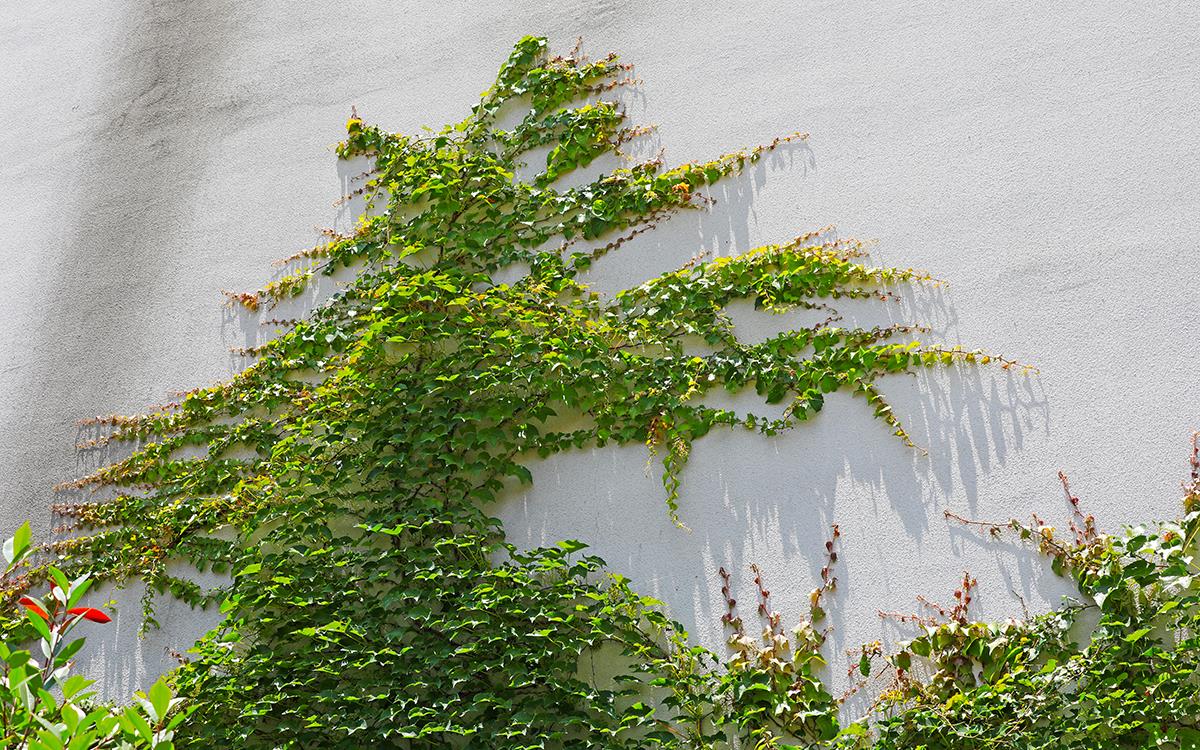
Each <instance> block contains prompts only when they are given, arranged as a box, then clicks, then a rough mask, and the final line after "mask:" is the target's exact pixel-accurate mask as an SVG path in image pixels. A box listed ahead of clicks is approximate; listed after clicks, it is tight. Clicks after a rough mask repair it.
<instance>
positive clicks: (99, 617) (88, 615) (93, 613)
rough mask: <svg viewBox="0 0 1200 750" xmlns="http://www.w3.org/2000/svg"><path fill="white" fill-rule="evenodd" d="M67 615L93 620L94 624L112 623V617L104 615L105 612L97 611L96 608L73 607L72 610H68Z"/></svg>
mask: <svg viewBox="0 0 1200 750" xmlns="http://www.w3.org/2000/svg"><path fill="white" fill-rule="evenodd" d="M67 614H69V615H80V616H81V617H83V619H85V620H91V621H92V622H100V623H105V622H112V618H111V617H109V616H108V615H106V614H104V613H103V612H101V611H100V610H98V609H96V608H95V607H71V608H70V609H68V610H67Z"/></svg>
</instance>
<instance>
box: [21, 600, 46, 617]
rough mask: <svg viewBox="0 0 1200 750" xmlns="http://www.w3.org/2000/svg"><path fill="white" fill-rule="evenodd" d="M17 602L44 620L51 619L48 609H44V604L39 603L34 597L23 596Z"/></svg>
mask: <svg viewBox="0 0 1200 750" xmlns="http://www.w3.org/2000/svg"><path fill="white" fill-rule="evenodd" d="M17 604H20V605H21V606H22V607H24V608H25V609H27V610H29V611H30V612H32V613H34V614H35V615H37V616H38V617H40V618H42V619H43V620H47V621H49V619H50V615H48V614H46V610H44V609H42V605H40V604H38V603H37V600H36V599H34V598H33V597H30V596H22V597H21V598H20V599H18V600H17Z"/></svg>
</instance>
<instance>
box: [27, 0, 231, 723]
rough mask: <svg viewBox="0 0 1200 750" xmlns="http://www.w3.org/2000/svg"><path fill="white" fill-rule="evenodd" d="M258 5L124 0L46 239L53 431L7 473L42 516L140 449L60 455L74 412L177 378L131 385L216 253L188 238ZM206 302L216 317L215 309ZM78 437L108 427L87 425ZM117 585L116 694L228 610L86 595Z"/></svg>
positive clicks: (40, 421)
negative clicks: (72, 175)
mask: <svg viewBox="0 0 1200 750" xmlns="http://www.w3.org/2000/svg"><path fill="white" fill-rule="evenodd" d="M247 12H248V11H246V10H245V9H242V8H239V7H238V6H236V5H235V4H233V3H230V2H227V1H226V0H212V1H210V2H191V3H169V2H151V3H135V4H126V7H125V8H124V10H123V12H122V13H121V14H120V17H119V18H117V19H116V20H115V21H114V23H113V26H112V28H113V29H114V30H115V31H114V38H113V39H111V40H110V43H111V48H112V53H113V54H112V56H111V57H110V58H109V64H108V65H107V66H106V67H105V68H104V69H103V70H102V72H101V74H100V75H99V80H98V81H96V82H94V84H93V87H94V89H95V90H98V91H101V92H103V94H102V96H100V97H98V99H97V101H96V102H94V103H93V104H92V105H91V106H92V107H93V111H92V112H90V113H88V114H87V116H86V120H85V121H86V122H87V123H88V129H87V138H86V140H84V141H83V142H82V144H81V145H80V147H79V150H78V151H79V154H80V160H79V161H80V165H79V170H78V174H77V177H76V180H75V181H74V184H72V185H69V186H68V187H67V189H66V191H65V193H66V206H65V210H64V211H63V212H62V213H63V215H64V216H67V217H72V221H71V223H70V224H69V225H68V226H67V228H66V231H65V232H64V235H63V239H62V243H61V244H62V247H58V248H47V249H41V250H39V252H42V251H45V252H48V253H52V256H51V257H54V258H55V259H56V264H55V266H54V267H53V268H52V269H51V270H50V272H49V273H48V274H47V278H46V279H45V282H44V291H45V294H44V295H43V296H42V298H41V301H39V304H43V305H45V306H46V309H45V310H44V311H42V312H40V313H39V314H38V315H37V319H38V320H39V321H40V322H41V325H40V326H39V327H38V328H36V329H35V330H34V331H32V332H31V339H32V340H31V341H30V342H29V347H28V348H29V351H30V352H32V355H31V356H30V357H29V358H28V360H27V361H26V362H25V363H24V368H23V377H22V379H21V380H20V382H19V383H18V384H17V391H18V395H19V401H20V403H24V404H33V405H38V406H39V407H40V409H41V410H40V411H36V410H29V411H28V412H26V413H22V414H21V416H20V418H21V419H22V420H27V421H28V424H20V425H18V426H17V427H16V429H17V430H20V431H22V433H24V434H30V435H39V436H42V437H41V438H39V439H40V440H42V443H41V445H40V446H31V447H30V448H29V449H28V450H25V451H21V452H19V453H18V454H16V456H15V458H16V460H17V462H18V465H17V466H15V467H12V468H10V469H9V471H8V472H6V474H8V478H4V480H3V484H4V485H5V486H6V487H10V486H15V487H17V488H18V489H21V490H26V491H28V492H29V493H30V496H29V497H20V498H18V502H19V503H20V504H21V507H20V510H19V511H18V512H20V513H22V514H28V515H29V516H30V517H32V518H33V519H34V521H35V522H36V521H37V520H38V519H39V518H40V519H45V520H46V521H48V520H50V519H49V518H48V515H49V514H47V513H46V506H47V504H48V503H47V497H46V495H47V494H48V493H47V490H48V488H47V484H48V475H50V476H58V477H59V478H66V477H69V476H70V475H71V474H72V473H74V474H75V475H79V474H83V473H87V472H89V471H92V470H94V469H96V468H98V467H99V466H102V465H104V464H106V463H108V462H110V461H112V460H116V459H118V458H120V457H121V456H122V455H126V454H127V452H128V450H129V448H128V447H125V448H120V449H114V450H111V451H110V450H92V451H81V452H80V453H79V455H78V457H77V459H76V462H75V465H74V466H73V467H72V466H71V465H70V464H68V463H66V462H60V461H52V462H51V463H52V465H50V466H47V461H46V457H47V456H52V457H56V456H60V455H64V454H65V447H66V446H69V445H70V439H71V437H72V432H76V431H75V428H73V427H72V426H71V425H70V424H69V423H67V422H65V421H64V420H63V419H62V415H64V414H66V415H72V416H75V417H84V416H87V415H89V414H95V413H96V412H97V411H98V410H100V411H104V410H114V409H116V410H125V409H130V408H139V409H140V408H142V407H141V404H140V403H139V404H137V405H131V404H129V403H127V399H128V393H129V392H131V391H132V392H140V391H141V388H142V386H143V385H144V382H142V381H143V380H145V378H147V377H149V378H151V379H152V381H153V382H160V381H162V380H166V381H167V382H171V381H173V380H175V378H176V377H178V376H179V373H175V372H173V371H170V370H169V367H170V365H168V367H167V368H164V370H162V371H157V372H150V371H146V372H144V373H142V374H141V375H140V377H141V378H142V380H136V379H135V380H134V383H132V384H131V383H130V378H131V377H135V378H136V377H137V376H133V375H130V374H129V373H128V368H127V367H126V364H127V363H128V362H131V361H135V362H147V361H155V360H160V359H161V358H162V357H163V356H164V355H163V354H162V352H163V349H162V348H161V347H160V346H159V345H158V344H159V343H161V342H162V341H164V340H170V339H171V338H172V337H171V336H169V335H165V334H164V331H168V330H178V329H179V325H178V321H177V320H170V319H165V320H164V319H163V317H162V314H161V313H162V307H161V305H162V300H163V299H166V298H170V297H172V296H175V295H177V294H179V290H180V288H181V287H186V285H187V283H188V282H187V279H188V278H189V275H188V274H187V273H186V272H183V271H184V269H187V268H189V267H193V266H195V265H196V264H205V263H208V262H211V258H210V257H206V256H204V255H201V256H200V257H197V256H189V255H181V254H179V253H178V248H179V247H188V246H192V247H200V248H201V249H202V250H203V251H205V252H210V250H209V249H208V248H206V247H205V245H204V243H199V242H189V241H188V238H187V236H186V233H187V231H188V228H189V226H190V225H191V223H192V222H193V221H194V219H195V218H196V215H197V212H198V211H199V210H202V209H201V208H200V207H199V206H198V205H197V201H196V200H195V196H196V192H195V191H196V188H197V186H198V185H199V184H201V182H202V180H203V176H204V175H203V172H204V169H205V159H206V154H205V153H204V151H203V149H201V148H198V147H197V145H198V144H200V145H203V144H205V143H211V142H212V141H213V139H214V138H215V137H217V136H216V135H214V134H220V133H227V132H229V130H230V129H231V128H234V127H236V123H237V121H238V118H237V117H236V116H235V115H236V114H237V113H238V112H240V111H242V110H243V109H245V108H248V107H249V106H251V102H250V101H249V98H248V97H247V96H245V95H233V94H230V93H228V92H229V91H230V90H231V89H232V87H230V86H228V85H226V84H227V81H226V80H225V76H224V74H225V70H224V66H225V64H226V60H227V57H228V55H229V52H230V50H231V49H236V47H237V39H238V37H239V29H240V28H241V27H242V25H243V23H244V20H245V14H246V13H247ZM216 304H218V301H216V300H214V301H213V305H214V307H215V305H216ZM114 310H116V311H120V312H119V314H113V312H112V311H114ZM196 312H197V313H198V315H200V316H205V315H206V314H207V313H208V312H210V309H209V308H206V309H204V310H199V311H196ZM156 321H157V322H156ZM98 344H99V345H98ZM134 369H135V371H136V368H134ZM75 437H77V438H78V439H80V440H87V439H88V438H90V437H95V434H94V433H92V432H90V431H87V430H81V431H78V432H77V434H76V435H75ZM60 463H61V464H62V465H59V464H60ZM35 493H36V494H35ZM56 499H57V500H59V501H62V502H71V501H72V500H74V499H79V498H78V497H73V496H70V495H65V496H64V495H59V496H58V497H57V498H56ZM89 499H95V496H91V497H90V498H89ZM47 525H48V524H47ZM41 534H42V532H41V531H39V532H38V535H39V537H40V538H47V537H42V536H41ZM56 536H57V538H62V535H61V533H59V534H57V535H56ZM110 597H111V598H113V599H115V600H116V602H117V605H116V614H115V619H114V622H113V623H110V624H109V625H106V626H89V628H87V629H85V631H84V635H85V636H86V637H87V638H88V641H89V643H88V647H87V648H86V649H85V650H84V651H83V652H82V653H81V655H80V660H81V662H83V670H84V673H85V674H86V675H87V676H89V677H90V678H92V679H95V680H97V689H98V690H99V691H100V693H101V695H102V697H105V698H110V699H120V700H125V699H128V697H129V695H130V694H131V692H132V691H133V690H135V689H143V688H145V687H146V686H147V685H148V684H149V683H150V682H151V681H153V679H154V678H155V677H156V676H157V675H158V674H161V673H162V672H163V671H164V670H166V669H168V668H170V667H171V666H173V665H174V664H175V660H174V658H173V657H172V656H171V652H173V651H175V650H182V649H186V648H188V647H189V645H190V644H191V643H192V642H194V640H195V639H196V638H197V637H198V636H199V635H201V634H202V633H203V632H204V631H205V630H207V629H208V628H209V627H211V625H212V624H213V623H214V622H215V619H216V615H215V614H209V615H200V614H198V613H194V612H190V611H189V610H188V608H187V606H186V605H183V604H181V603H179V602H175V601H169V602H168V601H167V600H166V598H163V600H162V606H161V607H160V610H159V619H160V621H161V622H162V623H163V624H164V627H163V629H161V630H152V631H150V632H149V633H148V634H147V636H146V637H145V638H139V637H138V630H139V628H140V626H141V623H142V617H141V606H140V599H141V591H140V589H138V588H136V587H131V588H129V589H126V590H120V591H117V590H114V589H113V588H112V587H111V586H110V587H105V588H103V589H97V590H96V591H93V592H92V593H91V594H89V601H92V602H95V603H102V602H104V601H105V600H106V599H108V598H110Z"/></svg>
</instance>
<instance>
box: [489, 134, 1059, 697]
mask: <svg viewBox="0 0 1200 750" xmlns="http://www.w3.org/2000/svg"><path fill="white" fill-rule="evenodd" d="M801 146H803V148H801V149H797V150H794V151H793V152H792V153H790V154H785V155H784V156H783V157H781V158H779V159H774V160H771V161H769V162H767V163H762V164H759V165H757V166H756V168H754V169H752V170H750V171H748V172H747V173H746V174H744V175H742V176H741V177H740V178H737V179H733V180H730V181H729V182H728V183H726V184H725V185H724V186H723V188H724V189H723V191H719V192H718V194H717V198H718V203H717V204H716V206H715V207H714V208H713V209H712V210H710V211H708V212H704V213H699V214H683V215H680V216H677V217H674V218H672V219H671V220H670V221H668V222H665V223H664V224H663V225H662V226H661V227H660V228H658V229H657V230H655V231H653V232H650V233H648V234H647V235H643V236H642V237H639V238H638V239H637V240H635V241H634V242H630V243H629V244H628V245H626V246H625V247H622V248H621V249H620V250H618V251H617V252H615V253H613V254H611V255H610V256H606V257H605V258H603V259H602V261H601V262H598V263H597V264H596V266H595V270H594V271H593V273H592V276H591V278H590V279H589V281H590V282H591V283H592V285H593V287H594V288H596V289H597V290H598V291H602V292H605V293H610V294H611V293H613V292H616V291H619V290H621V289H624V288H627V287H629V286H631V285H635V284H637V283H640V282H641V281H644V280H645V279H647V278H650V277H653V276H656V275H658V274H659V273H662V272H665V271H670V270H674V269H677V268H679V267H680V266H681V265H682V264H683V263H686V262H687V261H688V260H690V259H691V258H692V257H693V256H694V255H695V254H696V252H697V250H698V249H708V250H716V251H717V254H720V255H730V254H736V253H740V252H744V251H746V250H748V249H751V246H750V238H751V236H752V231H751V222H752V221H753V220H754V214H753V210H752V208H751V205H752V200H753V197H754V195H755V193H756V192H757V191H758V190H759V189H761V188H762V187H763V186H764V185H765V183H766V177H767V175H768V173H769V171H771V170H779V169H796V168H803V169H808V168H810V167H812V166H813V165H814V164H815V161H814V160H813V158H812V154H811V152H810V151H809V150H808V149H807V146H804V145H803V144H801ZM786 239H788V238H786V237H781V238H778V240H780V241H782V240H786ZM772 241H775V240H772ZM934 270H936V269H934ZM900 291H901V292H902V297H901V299H902V300H903V302H902V303H901V304H893V303H882V302H879V301H871V302H869V303H868V302H865V301H850V302H851V303H849V304H847V303H846V301H841V303H839V304H838V305H837V307H838V308H839V311H840V312H841V313H842V315H843V317H844V318H845V320H846V322H847V323H852V324H855V325H866V326H871V325H887V324H890V323H895V322H904V323H914V322H919V323H923V324H926V325H928V326H930V328H931V330H930V331H929V332H928V333H926V334H923V336H922V338H923V339H924V340H926V341H928V342H930V343H941V342H948V341H949V343H950V344H952V343H953V341H951V340H950V339H951V337H952V335H953V332H954V313H953V309H952V305H951V304H950V299H949V296H948V293H947V291H946V290H945V289H944V288H941V287H918V288H912V289H905V290H900ZM730 313H731V316H732V317H733V319H734V321H735V326H736V328H737V331H738V335H739V336H740V337H742V338H743V339H744V340H760V339H761V338H764V337H765V336H767V335H771V334H773V333H775V332H777V331H779V330H784V329H788V328H793V327H795V326H797V325H806V324H808V322H809V321H805V320H802V318H803V317H804V315H806V314H808V315H811V313H798V314H791V313H789V314H785V315H781V316H772V315H771V314H769V313H765V312H761V311H759V312H755V311H753V310H752V309H750V306H749V305H747V306H746V307H745V308H744V309H743V308H739V309H733V310H731V311H730ZM975 344H978V345H984V346H985V345H986V342H972V345H975ZM881 387H882V390H883V391H884V392H885V394H886V395H887V397H888V398H889V400H890V401H891V403H892V404H893V406H894V407H895V411H896V413H897V415H898V416H899V417H900V418H901V420H902V421H903V422H904V424H905V426H906V428H907V429H908V430H909V432H910V434H911V435H912V438H913V440H914V441H915V442H916V443H917V444H918V445H920V446H922V448H924V449H926V450H927V452H928V453H927V455H926V454H925V453H923V452H922V451H919V450H915V449H912V448H909V447H906V446H905V445H904V444H903V443H902V442H901V441H900V440H899V439H897V438H895V437H893V436H892V435H891V434H890V432H889V430H888V429H887V428H886V426H884V425H883V424H882V423H881V422H879V421H878V420H877V419H875V418H874V417H873V416H872V413H871V409H870V407H868V406H867V405H866V403H865V402H864V401H862V400H861V399H856V398H853V397H851V396H849V395H846V394H842V393H837V394H832V395H830V396H829V397H827V402H826V406H825V409H824V411H823V412H822V413H821V414H819V415H818V416H817V417H816V418H815V419H813V420H812V421H810V422H809V423H806V424H802V425H799V426H798V427H797V428H795V429H793V430H790V431H788V432H786V433H784V434H781V435H778V436H775V437H770V438H768V437H764V436H761V435H757V434H754V433H750V432H747V431H744V430H741V429H733V430H729V429H724V430H714V431H713V432H712V433H710V434H709V435H707V436H705V437H704V438H702V439H700V440H699V441H697V443H696V444H695V445H694V446H693V449H692V454H691V458H690V460H689V462H688V465H687V467H686V468H685V469H684V471H683V475H682V481H683V486H682V489H681V498H680V513H681V518H682V520H683V522H684V523H685V524H686V525H687V526H688V527H689V528H688V529H686V530H685V529H679V528H676V527H675V526H673V525H672V523H671V522H670V520H669V518H668V515H667V510H666V507H665V503H664V498H665V490H664V489H663V487H662V484H661V479H660V477H661V473H662V467H661V465H660V463H659V462H658V460H657V459H655V458H653V457H651V456H650V455H649V453H648V451H647V449H646V448H645V447H644V446H615V447H614V446H610V447H606V448H603V449H588V450H583V451H577V452H572V453H564V454H559V455H556V456H552V457H550V458H548V459H544V460H540V461H537V462H536V463H535V464H534V465H533V466H531V470H532V474H533V484H532V486H531V487H526V488H520V489H513V490H511V491H510V493H509V495H508V496H507V497H506V498H504V499H503V500H502V501H500V502H499V503H498V504H497V506H496V508H495V509H494V511H493V512H494V514H495V515H496V516H498V517H499V518H500V519H501V520H502V521H503V522H504V525H505V529H506V532H507V535H508V538H509V540H510V541H511V542H512V543H514V544H516V545H517V546H518V547H522V548H529V547H536V546H543V545H551V544H553V543H555V542H556V541H558V540H562V539H578V540H580V541H583V542H585V543H587V544H589V545H591V550H590V552H592V553H594V554H597V555H599V556H600V557H602V558H604V559H605V560H606V561H607V562H608V564H609V566H610V568H611V569H612V570H613V571H615V572H618V573H621V574H623V575H626V576H629V577H631V578H632V579H633V581H634V584H635V586H637V587H638V588H639V589H640V590H642V591H643V592H645V593H648V594H650V595H653V596H655V597H657V598H659V599H661V600H663V601H664V602H665V603H666V605H667V610H668V612H669V614H670V615H671V616H672V617H673V618H674V619H676V620H678V621H679V622H680V623H681V624H682V625H683V626H684V627H685V628H687V630H688V631H689V632H690V633H691V634H692V636H693V638H694V639H695V640H696V641H698V642H699V643H701V644H703V645H706V646H708V647H709V648H711V649H713V650H714V651H715V652H717V653H718V654H722V655H723V654H724V653H725V648H724V635H725V634H724V632H723V629H722V626H721V623H720V617H721V615H722V614H723V613H724V602H723V599H722V597H721V595H720V592H719V588H720V584H719V583H718V577H717V571H718V569H719V568H721V567H725V568H726V569H727V570H729V571H731V572H732V573H733V576H734V582H735V585H736V586H737V591H736V592H735V596H736V598H738V599H740V600H741V601H743V602H754V601H755V598H754V595H753V591H754V589H753V584H752V578H753V576H752V574H751V573H750V572H749V565H750V564H751V563H758V564H759V565H760V566H762V568H763V570H764V576H765V577H766V579H767V585H768V587H769V588H770V589H771V590H772V592H773V596H772V599H773V603H774V605H775V607H776V608H778V609H779V610H780V611H782V612H783V613H784V615H785V622H786V623H790V624H795V623H796V622H798V618H799V617H800V615H801V614H802V613H805V612H807V601H808V594H809V592H810V591H811V590H812V589H813V588H814V587H815V586H816V585H818V583H819V580H820V569H821V567H822V565H823V554H824V549H825V547H824V543H825V540H826V539H827V538H828V536H829V529H830V525H831V524H833V523H837V524H839V526H840V528H841V530H842V532H843V537H842V542H841V553H840V555H841V561H840V562H839V564H838V569H837V570H835V574H836V575H837V576H838V578H839V584H840V585H839V590H838V592H837V594H836V595H835V596H834V597H833V600H832V602H831V606H830V607H829V612H830V618H829V620H828V621H827V623H826V624H828V625H831V626H832V631H831V634H830V640H829V642H828V645H827V647H826V648H827V650H826V656H827V658H828V659H829V660H830V663H831V665H838V664H842V663H843V661H842V660H841V658H840V654H841V652H843V651H847V650H854V649H857V648H858V646H860V645H861V644H863V643H866V642H868V641H872V640H876V639H880V640H884V641H885V642H893V641H895V640H902V639H905V638H909V637H912V635H913V633H912V631H911V630H907V629H905V628H904V627H902V626H901V627H891V626H890V625H889V624H887V623H886V622H885V621H882V620H881V619H880V618H879V617H877V616H876V613H877V611H878V610H900V611H908V612H913V611H916V609H917V604H916V601H915V598H914V597H915V596H916V595H918V594H925V595H928V596H930V597H931V598H935V599H936V598H938V597H942V598H949V596H950V593H951V592H952V591H953V590H954V587H955V580H956V578H957V579H959V580H960V579H961V574H962V570H963V569H964V568H968V569H970V570H971V572H972V573H973V574H975V575H977V577H978V578H979V580H980V584H981V585H980V589H979V591H978V595H977V597H976V598H977V602H976V607H975V608H974V609H973V613H974V614H975V615H977V616H978V615H983V616H1005V615H1016V614H1020V612H1021V610H1022V609H1023V608H1024V607H1025V606H1027V603H1031V604H1032V605H1034V606H1035V607H1036V606H1038V605H1042V606H1044V605H1045V603H1047V602H1051V603H1053V602H1057V601H1058V600H1059V598H1060V597H1061V596H1063V595H1066V594H1069V593H1071V591H1070V589H1069V587H1068V586H1067V585H1066V584H1065V583H1064V582H1062V581H1060V580H1059V579H1057V578H1056V577H1054V576H1053V575H1051V574H1049V571H1048V568H1047V567H1046V566H1044V565H1043V563H1042V561H1041V560H1040V559H1039V558H1038V557H1037V554H1036V553H1035V552H1033V551H1032V550H1028V549H1025V548H1022V547H1020V546H1019V545H1010V544H1007V543H1005V542H995V541H992V540H984V539H976V538H974V535H971V534H969V533H964V532H963V531H962V530H960V529H952V530H948V529H947V522H946V519H945V518H944V516H943V513H944V511H945V510H947V509H953V510H955V511H956V512H958V513H963V514H967V515H971V514H973V513H975V512H976V511H977V510H978V509H979V505H980V502H979V495H980V491H979V486H980V482H981V480H982V479H983V478H984V477H986V475H987V474H988V472H989V471H991V470H993V469H995V468H997V467H999V466H1002V465H1004V463H1005V462H1006V460H1007V459H1008V457H1009V456H1010V455H1011V454H1012V453H1013V452H1015V451H1020V450H1021V449H1022V447H1023V444H1024V442H1025V439H1026V436H1027V435H1029V434H1030V433H1031V432H1044V431H1046V429H1047V426H1048V420H1049V410H1048V405H1047V401H1046V398H1045V396H1044V393H1043V392H1042V390H1041V387H1040V383H1039V382H1038V381H1037V380H1036V378H1030V377H1026V376H1022V375H1016V374H1010V373H1009V372H1006V371H1004V370H1002V369H1000V368H998V367H993V366H988V367H984V366H979V367H963V368H958V367H955V368H950V369H944V370H929V371H925V372H922V373H920V374H918V375H916V376H908V375H899V376H892V377H890V378H886V379H884V380H883V381H882V383H881ZM706 403H709V404H710V405H714V406H717V405H719V406H723V407H725V408H734V409H736V410H738V411H740V412H746V411H752V412H754V413H756V414H759V415H764V414H767V415H772V416H775V415H778V413H779V412H780V410H781V407H780V406H768V405H765V404H764V403H763V402H762V400H761V398H759V397H758V396H757V395H756V394H754V392H753V390H752V389H748V390H746V391H743V392H740V393H737V394H733V395H728V394H724V393H721V394H714V395H710V396H709V397H708V398H706ZM563 429H566V428H563ZM1001 512H1003V511H1001ZM1004 518H1007V516H1004ZM1018 604H1019V606H1017V605H1018ZM753 612H754V606H753V605H750V606H748V607H745V606H744V608H743V610H742V615H743V617H744V618H746V619H747V622H748V623H749V622H752V621H753ZM856 662H857V658H856V657H855V658H853V659H851V660H850V663H856ZM831 670H834V671H837V667H831ZM827 676H831V677H833V679H832V681H831V684H833V685H834V686H835V687H836V686H837V685H838V684H839V683H841V684H843V685H845V684H848V678H847V679H843V678H842V677H841V676H839V675H827Z"/></svg>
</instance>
